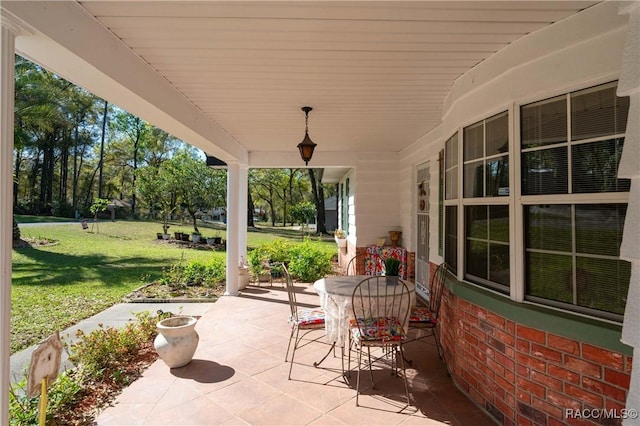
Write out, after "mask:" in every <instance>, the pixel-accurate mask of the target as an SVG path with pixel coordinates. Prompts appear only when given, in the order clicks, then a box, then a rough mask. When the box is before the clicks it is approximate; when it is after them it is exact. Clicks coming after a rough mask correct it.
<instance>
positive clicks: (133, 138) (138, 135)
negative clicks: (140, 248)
mask: <svg viewBox="0 0 640 426" xmlns="http://www.w3.org/2000/svg"><path fill="white" fill-rule="evenodd" d="M115 129H116V130H118V131H119V132H121V133H122V134H124V135H125V140H126V141H127V142H128V143H129V144H130V149H131V151H130V152H131V161H132V164H131V169H132V171H133V172H132V173H131V215H132V216H133V217H135V216H136V170H137V169H138V159H139V157H140V153H141V151H142V150H143V149H144V148H145V142H146V138H147V135H148V133H149V132H150V131H151V126H150V125H149V123H147V122H146V121H143V120H141V119H140V118H139V117H136V116H135V115H133V114H131V113H129V112H126V111H121V112H119V113H118V114H116V119H115Z"/></svg>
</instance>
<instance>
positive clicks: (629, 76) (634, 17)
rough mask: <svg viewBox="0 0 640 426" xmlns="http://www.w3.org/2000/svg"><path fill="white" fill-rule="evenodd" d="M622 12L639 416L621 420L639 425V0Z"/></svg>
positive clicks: (630, 331)
mask: <svg viewBox="0 0 640 426" xmlns="http://www.w3.org/2000/svg"><path fill="white" fill-rule="evenodd" d="M620 13H621V14H628V15H629V28H628V30H627V42H626V45H625V48H624V53H623V57H622V67H621V69H620V79H619V82H618V96H629V116H628V118H627V131H626V134H625V139H624V148H623V151H622V158H621V159H620V167H619V168H618V177H619V178H627V179H631V189H630V192H629V204H628V206H627V216H626V218H625V222H624V231H623V235H622V244H621V245H620V258H621V259H624V260H627V261H629V262H631V279H630V281H629V293H628V296H627V305H626V308H625V311H624V323H623V325H622V338H621V341H622V342H623V343H625V344H627V345H629V346H631V347H633V367H632V369H631V384H630V386H629V392H628V393H627V406H626V409H627V410H632V409H633V410H636V411H635V414H636V416H635V417H629V418H626V419H624V420H623V421H622V424H623V425H625V426H631V425H634V426H637V425H640V417H638V415H637V413H638V411H637V410H640V329H639V328H638V324H639V323H640V247H639V246H638V241H639V239H640V166H639V164H640V3H638V2H626V3H624V4H622V5H621V7H620ZM627 412H629V411H627Z"/></svg>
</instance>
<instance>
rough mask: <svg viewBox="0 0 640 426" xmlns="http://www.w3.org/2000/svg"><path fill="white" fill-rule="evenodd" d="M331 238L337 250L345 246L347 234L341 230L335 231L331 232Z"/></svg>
mask: <svg viewBox="0 0 640 426" xmlns="http://www.w3.org/2000/svg"><path fill="white" fill-rule="evenodd" d="M333 238H334V239H335V240H336V244H338V248H343V247H346V246H347V233H346V232H344V230H342V229H336V230H335V231H333Z"/></svg>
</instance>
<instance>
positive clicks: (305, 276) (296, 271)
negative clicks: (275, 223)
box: [248, 238, 333, 282]
mask: <svg viewBox="0 0 640 426" xmlns="http://www.w3.org/2000/svg"><path fill="white" fill-rule="evenodd" d="M332 256H333V252H328V251H326V249H325V248H323V246H322V245H321V244H317V243H314V242H313V241H311V240H310V239H309V238H305V240H304V241H303V242H302V243H292V242H289V241H286V240H274V241H272V242H269V243H265V244H263V245H261V246H260V247H258V248H256V249H254V250H253V251H251V252H250V253H249V256H248V257H249V267H250V269H251V272H252V273H254V274H262V273H265V272H266V270H265V268H264V264H265V263H274V264H279V263H285V264H287V265H288V269H289V273H290V274H291V277H292V278H294V279H298V280H301V281H304V282H313V281H315V280H317V279H319V278H322V277H324V276H325V275H327V274H329V273H331V271H332V262H331V257H332ZM277 268H278V266H276V269H277Z"/></svg>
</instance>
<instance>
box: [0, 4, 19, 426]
mask: <svg viewBox="0 0 640 426" xmlns="http://www.w3.org/2000/svg"><path fill="white" fill-rule="evenodd" d="M1 23H2V25H1V27H0V352H1V354H2V367H1V368H0V398H1V400H0V424H8V423H9V383H11V380H10V379H11V378H10V377H9V375H10V369H9V361H10V357H11V346H10V330H11V327H10V325H11V250H12V232H13V222H12V218H13V120H14V117H13V115H14V112H13V99H14V65H15V56H14V55H15V34H16V32H15V31H14V30H13V28H12V26H11V25H10V24H9V23H8V22H7V21H6V20H5V16H4V15H3V16H2V21H1Z"/></svg>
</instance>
